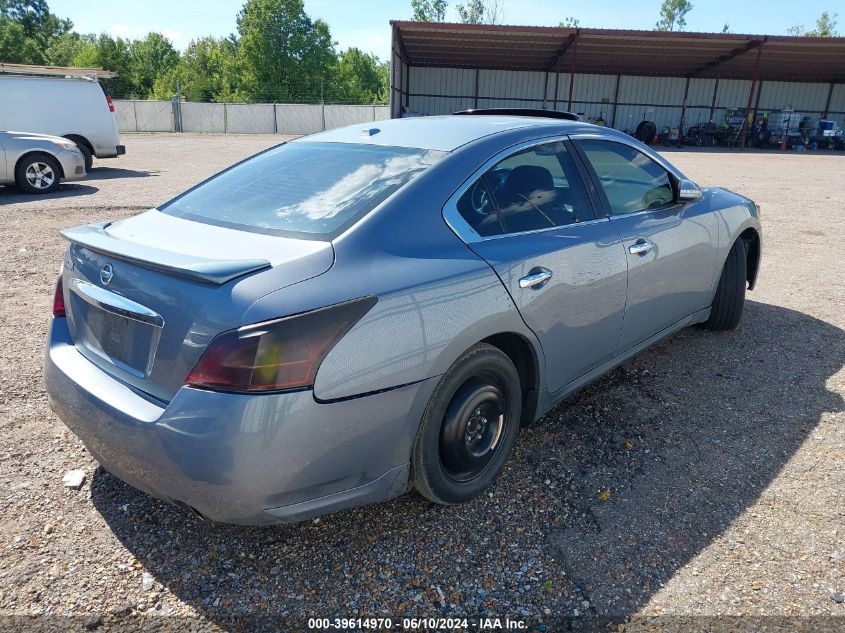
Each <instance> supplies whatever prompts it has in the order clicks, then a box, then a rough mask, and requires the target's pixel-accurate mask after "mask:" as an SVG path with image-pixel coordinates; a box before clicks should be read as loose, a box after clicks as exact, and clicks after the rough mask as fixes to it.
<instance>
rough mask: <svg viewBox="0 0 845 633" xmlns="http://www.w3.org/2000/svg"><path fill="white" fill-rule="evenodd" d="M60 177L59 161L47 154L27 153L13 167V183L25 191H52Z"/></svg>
mask: <svg viewBox="0 0 845 633" xmlns="http://www.w3.org/2000/svg"><path fill="white" fill-rule="evenodd" d="M61 177H62V170H61V168H60V167H59V163H58V162H57V161H56V159H55V158H53V157H52V156H50V155H48V154H40V153H39V154H29V155H27V156H24V157H23V158H22V159H21V160H20V161H18V164H17V167H15V183H16V184H17V186H18V188H19V189H20V190H21V191H24V192H25V193H52V192H53V191H55V190H56V189H58V188H59V183H60V181H61Z"/></svg>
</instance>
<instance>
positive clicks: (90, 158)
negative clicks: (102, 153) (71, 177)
mask: <svg viewBox="0 0 845 633" xmlns="http://www.w3.org/2000/svg"><path fill="white" fill-rule="evenodd" d="M76 147H78V148H79V151H80V152H81V153H82V157H83V158H84V159H85V173H86V174H87V173H89V172H90V171H91V168H92V167H93V166H94V155H93V154H92V153H91V150H90V149H88V146H87V145H86V144H85V143H80V142H78V141H76Z"/></svg>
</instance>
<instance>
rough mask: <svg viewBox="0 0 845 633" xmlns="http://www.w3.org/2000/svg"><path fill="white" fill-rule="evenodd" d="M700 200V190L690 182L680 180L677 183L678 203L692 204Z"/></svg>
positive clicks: (684, 179)
mask: <svg viewBox="0 0 845 633" xmlns="http://www.w3.org/2000/svg"><path fill="white" fill-rule="evenodd" d="M695 200H701V189H700V188H699V186H698V185H697V184H695V183H694V182H693V181H692V180H687V179H686V178H682V179H681V181H680V182H679V183H678V201H679V202H693V201H695Z"/></svg>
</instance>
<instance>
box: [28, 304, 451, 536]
mask: <svg viewBox="0 0 845 633" xmlns="http://www.w3.org/2000/svg"><path fill="white" fill-rule="evenodd" d="M44 380H45V383H46V387H47V393H48V396H49V400H50V406H51V408H52V409H53V411H55V413H56V414H57V415H58V416H59V417H60V418H61V419H62V421H63V422H64V423H65V424H66V425H67V426H68V427H69V428H70V429H71V430H72V431H73V432H74V433H75V434H76V435H77V436H78V437H79V438H80V439H81V440H82V441H83V442H84V443H85V445H86V447H87V448H88V450H89V451H90V452H91V454H92V455H94V457H95V458H96V459H97V460H98V461H99V462H100V463H101V464H102V465H103V466H104V467H105V468H106V469H108V470H109V471H110V472H111V473H113V474H114V475H116V476H117V477H119V478H121V479H123V480H124V481H126V482H127V483H128V484H130V485H132V486H134V487H136V488H139V489H140V490H143V491H145V492H147V493H148V494H151V495H153V496H156V497H160V498H163V499H167V500H169V501H172V502H175V503H182V504H187V505H189V506H191V507H192V508H194V509H195V510H197V511H198V512H199V513H200V514H202V515H203V516H205V517H207V518H209V519H212V520H214V521H221V522H226V523H240V524H262V523H275V522H285V521H301V520H304V519H308V518H311V517H314V516H318V515H320V514H326V513H328V512H334V511H337V510H342V509H345V508H349V507H352V506H357V505H363V504H366V503H375V502H381V501H386V500H387V499H390V498H392V497H395V496H397V495H398V494H401V493H402V492H404V491H405V490H407V486H408V461H409V457H410V454H411V447H412V444H413V441H414V437H415V435H416V430H417V425H418V423H419V420H420V418H421V416H422V412H423V410H424V408H425V405H426V402H427V401H428V398H429V396H430V394H431V392H432V391H433V389H434V383H435V382H436V381H435V380H433V379H430V380H426V381H423V382H421V383H417V384H415V385H411V386H407V387H403V388H400V389H394V390H391V391H386V392H382V393H379V394H374V395H370V396H365V397H360V398H354V399H350V400H345V401H342V402H333V403H318V402H316V401H315V400H314V397H313V394H312V392H311V391H300V392H294V393H285V394H270V395H242V394H224V393H216V392H210V391H202V390H198V389H192V388H189V387H183V388H182V389H181V390H180V391H179V392H178V393H177V394H176V396H175V397H174V398H173V400H172V401H171V402H170V403H169V404H168V405H166V406H162V405H159V404H155V403H152V402H150V401H149V400H147V399H146V398H143V397H141V396H139V395H138V394H137V393H135V392H134V391H133V390H131V389H130V388H129V387H127V386H126V385H124V384H123V383H120V382H118V381H117V380H115V379H114V378H112V377H111V376H109V375H108V374H106V373H104V372H103V371H102V370H100V369H99V368H97V367H96V366H95V365H93V364H92V363H90V362H89V361H88V360H87V359H85V358H84V357H83V356H82V355H81V354H79V352H77V350H76V348H75V347H74V346H73V343H72V341H71V340H70V335H69V332H68V329H67V323H66V319H64V318H59V319H54V320H53V323H52V326H51V330H50V341H49V347H48V351H47V358H46V363H45V370H44Z"/></svg>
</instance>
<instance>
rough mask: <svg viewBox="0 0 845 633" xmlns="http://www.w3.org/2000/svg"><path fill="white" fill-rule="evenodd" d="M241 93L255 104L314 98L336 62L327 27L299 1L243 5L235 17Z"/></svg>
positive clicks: (255, 1)
mask: <svg viewBox="0 0 845 633" xmlns="http://www.w3.org/2000/svg"><path fill="white" fill-rule="evenodd" d="M238 32H239V33H240V36H241V38H240V43H239V46H238V49H239V54H240V58H241V62H242V64H243V66H242V70H243V73H244V87H243V89H244V91H245V93H246V95H247V96H249V97H250V98H252V99H255V100H260V101H262V100H263V101H269V100H278V101H284V100H313V99H316V98H319V95H320V85H321V80H323V79H324V78H326V77H327V76H328V74H329V71H330V70H331V68H332V67H333V66H334V64H335V62H336V61H337V56H336V54H335V52H334V45H333V42H332V39H331V34H330V33H329V26H328V24H326V23H325V22H323V21H322V20H311V18H310V17H308V14H307V13H305V7H304V5H303V2H302V0H247V2H246V4H244V6H243V9H242V10H241V12H240V13H239V14H238Z"/></svg>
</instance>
